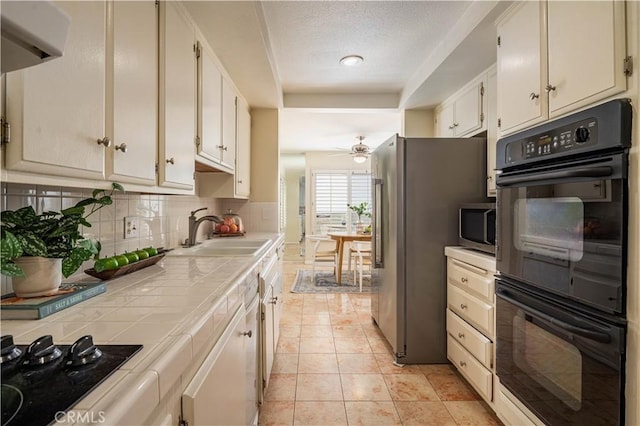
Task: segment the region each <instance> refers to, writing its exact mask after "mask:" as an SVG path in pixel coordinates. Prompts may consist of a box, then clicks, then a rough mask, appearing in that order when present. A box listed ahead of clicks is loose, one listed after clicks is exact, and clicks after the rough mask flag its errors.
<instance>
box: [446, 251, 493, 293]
mask: <svg viewBox="0 0 640 426" xmlns="http://www.w3.org/2000/svg"><path fill="white" fill-rule="evenodd" d="M447 279H448V280H449V281H451V283H452V284H456V285H458V286H460V287H462V288H464V289H465V290H467V291H469V292H471V293H473V294H475V295H476V296H479V297H482V298H483V299H485V300H486V301H488V302H490V303H492V302H493V282H494V281H493V273H492V272H489V271H486V270H484V269H482V268H478V267H477V266H473V265H469V264H468V263H464V262H460V261H458V260H456V259H451V258H449V259H448V260H447Z"/></svg>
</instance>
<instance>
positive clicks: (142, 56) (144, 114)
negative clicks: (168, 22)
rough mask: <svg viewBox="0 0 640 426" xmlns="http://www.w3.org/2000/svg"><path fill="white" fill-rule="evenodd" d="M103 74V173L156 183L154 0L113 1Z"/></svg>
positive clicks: (156, 124)
mask: <svg viewBox="0 0 640 426" xmlns="http://www.w3.org/2000/svg"><path fill="white" fill-rule="evenodd" d="M112 9H113V17H112V22H113V29H112V32H111V33H110V34H111V35H112V37H113V43H112V44H111V46H112V50H111V51H109V52H107V58H108V61H107V75H108V76H109V77H112V78H110V79H109V80H111V84H112V88H111V87H107V93H109V92H110V91H111V90H112V93H113V98H112V99H113V105H112V106H109V102H107V106H108V108H107V134H109V135H112V142H113V143H112V146H111V147H110V148H108V151H107V177H108V179H111V180H117V181H120V182H133V183H139V184H143V185H155V183H156V173H155V163H156V149H157V146H158V112H157V105H158V53H157V52H158V11H157V6H156V4H155V1H153V0H146V1H132V2H119V1H116V2H113V3H112Z"/></svg>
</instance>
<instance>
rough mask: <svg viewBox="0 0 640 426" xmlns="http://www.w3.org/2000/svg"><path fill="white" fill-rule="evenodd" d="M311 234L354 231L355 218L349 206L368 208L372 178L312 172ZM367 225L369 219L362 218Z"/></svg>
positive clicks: (341, 172) (345, 173)
mask: <svg viewBox="0 0 640 426" xmlns="http://www.w3.org/2000/svg"><path fill="white" fill-rule="evenodd" d="M312 191H313V192H312V200H313V216H312V222H313V223H312V227H313V228H312V233H313V234H326V233H327V232H331V231H346V232H355V224H356V222H357V220H358V216H357V215H356V214H355V213H354V212H352V211H351V210H350V209H349V207H348V205H349V204H360V203H361V202H367V203H369V205H371V175H370V174H369V173H363V172H355V171H327V172H322V171H315V172H313V186H312ZM362 222H363V223H365V224H368V223H369V222H370V219H369V218H368V217H362Z"/></svg>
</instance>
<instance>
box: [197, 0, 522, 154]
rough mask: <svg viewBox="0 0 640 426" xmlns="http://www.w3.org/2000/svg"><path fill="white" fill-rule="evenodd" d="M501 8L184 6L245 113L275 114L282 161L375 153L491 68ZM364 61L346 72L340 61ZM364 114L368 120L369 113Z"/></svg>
mask: <svg viewBox="0 0 640 426" xmlns="http://www.w3.org/2000/svg"><path fill="white" fill-rule="evenodd" d="M509 4H510V2H508V1H490V0H476V1H403V0H390V1H389V0H387V1H263V2H259V1H189V2H185V5H186V7H187V10H188V12H189V13H190V14H191V15H192V17H193V19H194V20H195V22H196V24H197V25H198V26H199V28H200V29H201V31H202V34H203V35H204V37H205V38H206V39H207V41H208V43H209V44H210V46H211V47H212V48H213V50H214V51H215V52H216V55H217V56H218V58H219V59H220V62H221V63H222V65H223V66H224V68H225V70H226V72H227V73H228V75H229V76H230V77H231V78H232V80H233V81H234V83H235V85H236V87H237V88H238V90H239V91H240V92H241V93H242V95H243V96H244V97H245V98H246V99H247V101H248V102H249V105H250V106H251V107H252V108H256V107H257V108H279V109H280V110H281V112H280V123H279V135H280V147H281V150H282V152H290V153H295V152H305V151H311V150H315V151H317V150H325V149H332V148H334V147H336V146H340V147H344V148H348V147H350V146H351V145H352V144H353V143H355V141H356V139H355V138H356V137H357V136H359V135H362V136H365V137H366V138H367V139H366V140H365V143H367V142H368V143H369V144H370V145H372V146H374V145H376V144H378V143H381V142H383V141H384V140H386V139H387V138H388V137H389V136H391V135H392V134H393V133H396V132H400V133H402V132H401V129H400V128H399V126H400V124H399V120H400V118H399V117H400V110H401V109H403V108H433V107H434V106H435V105H437V104H438V103H440V102H442V101H443V100H444V99H445V98H446V97H448V96H449V95H451V94H452V93H453V92H454V91H455V90H457V89H458V88H460V87H461V86H462V85H463V84H464V83H466V82H467V81H468V80H470V79H471V78H473V77H474V76H475V75H477V74H479V73H480V72H481V71H483V70H484V69H486V68H487V67H488V66H490V65H491V64H492V63H493V62H495V57H496V47H495V25H494V22H495V19H496V18H497V16H498V15H499V14H500V13H502V11H504V10H505V9H506V8H507V7H508V5H509ZM349 54H358V55H361V56H363V57H364V62H363V63H362V64H360V65H359V66H356V67H353V68H347V67H344V66H341V65H340V64H339V63H338V61H339V59H340V58H341V57H343V56H346V55H349ZM367 111H370V112H367Z"/></svg>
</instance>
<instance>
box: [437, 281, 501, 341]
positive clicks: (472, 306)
mask: <svg viewBox="0 0 640 426" xmlns="http://www.w3.org/2000/svg"><path fill="white" fill-rule="evenodd" d="M447 305H448V306H449V309H451V310H452V311H453V312H455V313H456V314H458V315H459V316H460V317H461V318H462V319H464V320H465V321H467V322H468V323H470V324H471V325H473V326H474V327H476V328H477V329H478V330H480V331H481V332H482V333H483V334H484V335H485V336H487V337H489V338H490V339H493V306H492V305H489V304H488V303H485V302H483V301H481V300H480V299H477V298H475V297H473V296H472V295H470V294H468V293H466V292H465V291H464V290H462V289H460V288H458V287H456V286H454V285H451V284H448V285H447Z"/></svg>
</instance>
